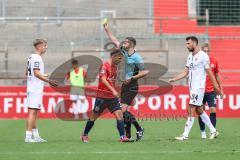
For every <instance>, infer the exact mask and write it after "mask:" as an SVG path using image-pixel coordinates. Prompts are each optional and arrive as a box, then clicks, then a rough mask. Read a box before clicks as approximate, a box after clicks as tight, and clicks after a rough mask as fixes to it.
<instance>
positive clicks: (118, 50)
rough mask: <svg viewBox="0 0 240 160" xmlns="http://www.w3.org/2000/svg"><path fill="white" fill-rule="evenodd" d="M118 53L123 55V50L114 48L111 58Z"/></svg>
mask: <svg viewBox="0 0 240 160" xmlns="http://www.w3.org/2000/svg"><path fill="white" fill-rule="evenodd" d="M117 53H120V54H122V50H121V49H117V48H114V49H113V50H112V51H111V52H110V56H111V57H112V56H113V55H115V54H117Z"/></svg>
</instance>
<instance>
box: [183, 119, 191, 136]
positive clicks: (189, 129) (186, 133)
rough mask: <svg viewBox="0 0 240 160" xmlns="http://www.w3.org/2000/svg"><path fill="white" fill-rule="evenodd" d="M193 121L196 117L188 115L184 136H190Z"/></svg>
mask: <svg viewBox="0 0 240 160" xmlns="http://www.w3.org/2000/svg"><path fill="white" fill-rule="evenodd" d="M193 123H194V117H188V119H187V122H186V124H185V128H184V132H183V136H184V137H188V135H189V133H190V131H191V129H192V126H193Z"/></svg>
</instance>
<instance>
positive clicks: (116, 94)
mask: <svg viewBox="0 0 240 160" xmlns="http://www.w3.org/2000/svg"><path fill="white" fill-rule="evenodd" d="M112 94H113V95H114V96H115V97H117V98H119V97H120V95H119V93H118V92H117V91H113V92H112Z"/></svg>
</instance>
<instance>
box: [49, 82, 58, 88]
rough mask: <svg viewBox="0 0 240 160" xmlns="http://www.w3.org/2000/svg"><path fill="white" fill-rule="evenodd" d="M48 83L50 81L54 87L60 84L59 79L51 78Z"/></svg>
mask: <svg viewBox="0 0 240 160" xmlns="http://www.w3.org/2000/svg"><path fill="white" fill-rule="evenodd" d="M48 83H49V84H50V86H52V87H57V86H58V81H56V80H49V82H48Z"/></svg>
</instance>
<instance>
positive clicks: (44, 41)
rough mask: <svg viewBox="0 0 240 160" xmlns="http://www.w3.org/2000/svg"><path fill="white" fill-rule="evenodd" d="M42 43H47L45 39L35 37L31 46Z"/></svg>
mask: <svg viewBox="0 0 240 160" xmlns="http://www.w3.org/2000/svg"><path fill="white" fill-rule="evenodd" d="M43 43H47V41H46V40H45V39H35V41H34V42H33V46H34V47H36V46H37V45H39V44H43Z"/></svg>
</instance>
